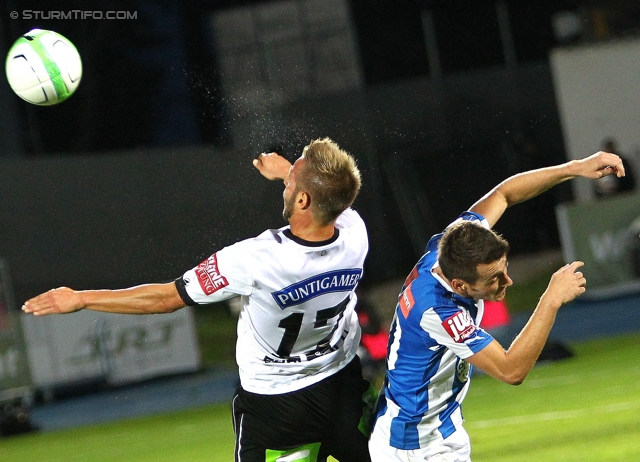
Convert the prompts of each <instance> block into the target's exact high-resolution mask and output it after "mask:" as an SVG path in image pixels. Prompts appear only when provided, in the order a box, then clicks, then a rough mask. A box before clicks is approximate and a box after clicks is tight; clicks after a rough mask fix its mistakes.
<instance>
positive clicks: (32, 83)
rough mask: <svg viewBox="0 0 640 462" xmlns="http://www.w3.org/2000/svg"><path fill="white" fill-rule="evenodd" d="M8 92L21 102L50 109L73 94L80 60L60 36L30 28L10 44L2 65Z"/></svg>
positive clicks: (79, 75)
mask: <svg viewBox="0 0 640 462" xmlns="http://www.w3.org/2000/svg"><path fill="white" fill-rule="evenodd" d="M5 70H6V73H7V80H8V81H9V85H10V86H11V89H12V90H13V91H14V92H15V93H16V94H17V95H18V96H19V97H20V98H22V99H23V100H25V101H27V102H29V103H32V104H37V105H40V106H52V105H54V104H58V103H61V102H62V101H64V100H66V99H67V98H69V96H71V95H72V94H73V92H74V91H76V88H78V85H79V84H80V78H81V77H82V61H81V60H80V54H79V53H78V50H76V47H75V46H73V43H71V42H70V41H69V40H67V39H66V38H65V37H63V36H62V35H60V34H58V33H56V32H53V31H50V30H41V29H33V30H31V31H29V32H27V33H26V34H24V35H23V36H22V37H20V38H19V39H18V40H16V42H15V43H14V44H13V46H12V47H11V49H10V50H9V54H8V55H7V61H6V64H5Z"/></svg>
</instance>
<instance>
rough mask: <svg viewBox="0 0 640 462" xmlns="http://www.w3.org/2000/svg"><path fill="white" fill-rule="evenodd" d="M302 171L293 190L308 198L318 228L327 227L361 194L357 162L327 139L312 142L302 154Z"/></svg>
mask: <svg viewBox="0 0 640 462" xmlns="http://www.w3.org/2000/svg"><path fill="white" fill-rule="evenodd" d="M302 155H303V156H304V158H305V165H304V168H303V169H302V170H301V171H300V173H299V174H298V176H297V178H296V189H297V190H302V191H305V192H306V193H307V194H309V196H310V197H311V210H312V213H313V215H314V217H315V219H316V220H317V221H318V222H319V223H320V224H321V225H328V224H329V223H331V222H332V221H334V220H335V219H336V218H338V216H339V215H340V214H341V213H342V212H343V211H344V210H345V209H347V208H348V207H350V206H351V204H353V201H354V200H355V199H356V196H357V195H358V192H359V191H360V185H361V179H360V170H358V167H357V165H356V161H355V160H354V158H353V157H351V155H350V154H349V153H347V152H346V151H344V150H342V149H340V147H339V146H338V145H337V144H336V143H335V142H334V141H332V140H331V139H330V138H321V139H316V140H313V141H312V142H311V143H309V145H308V146H306V147H305V148H304V150H303V151H302Z"/></svg>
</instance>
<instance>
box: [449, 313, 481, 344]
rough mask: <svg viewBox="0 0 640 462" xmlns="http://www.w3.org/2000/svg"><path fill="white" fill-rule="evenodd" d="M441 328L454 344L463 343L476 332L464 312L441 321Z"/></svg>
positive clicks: (469, 318) (469, 317)
mask: <svg viewBox="0 0 640 462" xmlns="http://www.w3.org/2000/svg"><path fill="white" fill-rule="evenodd" d="M442 327H444V330H446V331H447V333H448V334H449V335H450V336H451V338H452V339H453V340H454V341H455V342H456V343H463V342H464V341H465V340H467V339H468V338H470V337H471V336H472V335H473V334H474V332H475V331H476V325H475V324H474V323H473V319H471V316H470V315H469V313H467V312H466V311H458V312H457V313H456V314H454V315H453V316H450V317H448V318H447V319H445V320H444V321H442Z"/></svg>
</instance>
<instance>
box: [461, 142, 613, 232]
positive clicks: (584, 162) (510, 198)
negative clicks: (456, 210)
mask: <svg viewBox="0 0 640 462" xmlns="http://www.w3.org/2000/svg"><path fill="white" fill-rule="evenodd" d="M624 174H625V171H624V166H623V165H622V159H620V157H618V156H617V155H615V154H611V153H608V152H603V151H599V152H596V153H595V154H593V155H591V156H589V157H586V158H584V159H580V160H572V161H570V162H566V163H564V164H560V165H556V166H553V167H545V168H540V169H536V170H530V171H528V172H524V173H519V174H517V175H514V176H511V177H509V178H507V179H506V180H504V181H503V182H502V183H500V184H499V185H497V186H496V187H495V188H493V189H492V190H491V191H489V192H488V193H487V194H486V195H485V196H484V197H482V198H481V199H480V200H479V201H478V202H476V203H475V204H473V206H472V207H471V208H470V210H471V211H473V212H476V213H479V214H480V215H482V216H484V217H485V218H486V219H487V221H488V222H489V224H490V225H491V226H492V227H493V225H495V224H496V222H497V221H498V220H499V219H500V217H501V216H502V214H503V213H504V211H505V210H506V209H507V207H510V206H512V205H515V204H518V203H520V202H524V201H526V200H529V199H531V198H533V197H536V196H537V195H538V194H541V193H543V192H544V191H546V190H547V189H549V188H551V187H553V186H555V185H557V184H559V183H562V182H563V181H567V180H570V179H572V178H575V177H578V176H580V177H584V178H590V179H598V178H602V177H604V176H607V175H617V176H618V177H621V176H624Z"/></svg>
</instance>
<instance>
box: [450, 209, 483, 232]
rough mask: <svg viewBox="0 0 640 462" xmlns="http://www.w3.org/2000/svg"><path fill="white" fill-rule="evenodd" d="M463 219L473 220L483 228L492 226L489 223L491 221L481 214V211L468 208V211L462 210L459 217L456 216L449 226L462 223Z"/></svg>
mask: <svg viewBox="0 0 640 462" xmlns="http://www.w3.org/2000/svg"><path fill="white" fill-rule="evenodd" d="M461 221H471V222H474V223H477V224H479V225H480V226H482V227H483V228H487V229H490V228H491V225H490V224H489V222H488V221H487V219H486V218H485V217H484V216H482V215H480V214H479V213H476V212H472V211H471V210H467V211H464V212H462V213H461V214H460V215H459V216H458V218H456V219H455V220H454V221H452V222H451V223H450V224H449V225H448V226H447V228H449V227H451V226H453V225H455V224H457V223H460V222H461Z"/></svg>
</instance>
